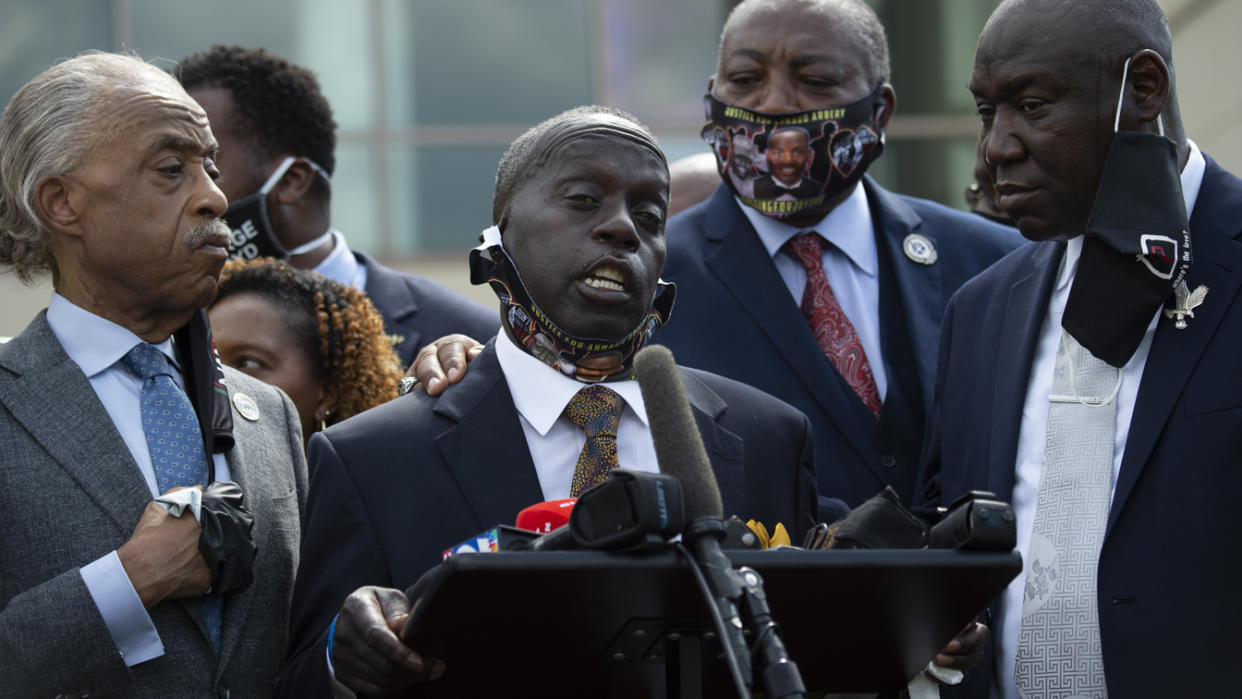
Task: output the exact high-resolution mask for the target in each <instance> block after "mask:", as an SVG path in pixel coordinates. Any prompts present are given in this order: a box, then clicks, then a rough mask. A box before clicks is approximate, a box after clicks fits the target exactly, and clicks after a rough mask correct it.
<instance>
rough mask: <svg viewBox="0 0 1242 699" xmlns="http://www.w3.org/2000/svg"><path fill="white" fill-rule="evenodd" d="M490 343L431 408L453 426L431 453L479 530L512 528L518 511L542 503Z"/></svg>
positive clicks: (535, 477)
mask: <svg viewBox="0 0 1242 699" xmlns="http://www.w3.org/2000/svg"><path fill="white" fill-rule="evenodd" d="M494 342H495V340H494V339H493V340H492V341H491V342H489V343H488V344H487V347H486V349H485V350H484V351H483V353H482V354H481V355H479V357H478V358H477V359H475V360H474V361H473V362H471V363H470V371H469V373H467V375H466V377H465V378H464V379H462V381H461V383H459V384H458V385H457V386H455V387H453V389H452V390H450V391H446V392H445V393H444V394H443V395H442V396H441V397H440V400H439V402H438V403H437V404H436V407H435V412H436V414H437V415H441V416H443V417H447V418H449V419H451V420H454V421H456V422H457V424H456V425H454V426H453V427H450V428H449V429H447V430H445V431H444V432H443V433H441V434H440V435H439V436H438V437H436V448H437V449H439V451H440V457H441V458H442V459H443V460H444V463H445V464H447V465H448V468H449V470H450V471H452V473H453V477H454V478H455V479H456V480H457V483H458V485H459V486H460V490H461V493H462V497H463V498H465V499H466V502H467V504H468V505H469V507H470V511H471V512H472V513H473V515H474V518H475V523H476V524H477V525H478V528H479V529H483V528H485V527H490V526H493V525H495V524H497V523H509V522H512V521H513V517H514V515H515V514H516V513H517V511H518V509H520V508H521V507H525V506H526V505H530V504H532V503H536V502H539V501H541V500H543V499H544V498H543V491H542V489H541V488H540V487H539V478H538V476H537V475H536V473H535V465H534V463H533V462H532V461H531V458H530V450H529V449H527V448H526V435H525V434H524V433H523V432H522V425H521V422H519V418H518V413H517V408H515V407H514V405H513V398H512V397H511V396H510V395H509V385H508V384H507V383H506V382H505V380H504V373H503V372H502V371H501V369H500V362H499V361H498V360H497V359H496V349H495V347H494ZM519 445H520V446H519Z"/></svg>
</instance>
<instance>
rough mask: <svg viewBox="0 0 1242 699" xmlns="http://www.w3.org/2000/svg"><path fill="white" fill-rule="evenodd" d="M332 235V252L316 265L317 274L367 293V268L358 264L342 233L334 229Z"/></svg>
mask: <svg viewBox="0 0 1242 699" xmlns="http://www.w3.org/2000/svg"><path fill="white" fill-rule="evenodd" d="M331 233H332V252H330V253H328V256H327V257H325V258H323V260H322V261H320V263H319V264H317V265H315V269H314V270H312V271H314V272H317V273H319V274H321V275H323V276H325V277H327V278H328V279H331V280H333V281H336V282H340V283H341V284H349V285H350V286H353V287H354V288H355V289H358V290H360V291H365V290H366V288H367V268H366V267H363V266H362V265H360V264H358V258H356V257H354V253H353V251H352V250H350V249H349V245H348V244H347V243H346V242H345V236H344V234H342V233H341V232H340V231H338V230H336V229H335V228H333V229H332V230H331Z"/></svg>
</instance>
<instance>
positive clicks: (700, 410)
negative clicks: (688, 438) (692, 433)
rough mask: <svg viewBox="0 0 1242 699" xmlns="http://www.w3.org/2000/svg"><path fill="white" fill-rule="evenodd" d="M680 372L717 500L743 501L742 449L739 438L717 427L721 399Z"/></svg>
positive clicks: (723, 409)
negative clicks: (709, 463) (707, 461)
mask: <svg viewBox="0 0 1242 699" xmlns="http://www.w3.org/2000/svg"><path fill="white" fill-rule="evenodd" d="M680 373H681V381H682V385H684V386H685V388H686V399H687V400H688V401H689V403H690V410H691V412H692V413H694V421H695V424H696V425H697V426H698V428H699V436H700V437H702V439H703V449H704V450H705V451H706V452H707V458H708V460H709V461H710V462H711V465H712V472H713V473H714V474H715V475H716V485H717V487H718V488H719V489H720V496H721V498H722V499H723V500H724V502H736V503H742V502H745V501H746V500H745V497H744V496H745V493H744V492H743V483H744V481H745V475H744V469H745V464H746V453H745V446H744V444H743V442H742V439H741V437H738V436H737V435H736V434H733V433H732V432H730V431H728V430H726V429H725V428H723V427H721V426H720V425H719V424H718V420H719V419H720V416H721V414H723V413H724V411H725V407H726V405H725V402H724V400H723V399H721V397H720V396H718V395H716V392H715V391H713V390H711V389H710V388H708V387H707V386H706V385H705V384H703V383H702V382H700V381H699V380H698V379H696V378H695V377H693V376H691V375H690V374H687V373H686V372H685V371H681V372H680Z"/></svg>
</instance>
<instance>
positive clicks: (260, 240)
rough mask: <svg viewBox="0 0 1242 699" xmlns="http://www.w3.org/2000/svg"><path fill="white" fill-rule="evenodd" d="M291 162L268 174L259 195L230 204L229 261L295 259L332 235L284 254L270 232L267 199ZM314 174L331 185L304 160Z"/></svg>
mask: <svg viewBox="0 0 1242 699" xmlns="http://www.w3.org/2000/svg"><path fill="white" fill-rule="evenodd" d="M296 160H297V158H294V157H293V156H292V155H290V156H287V157H286V158H285V159H284V160H282V161H280V165H277V166H276V169H275V170H273V171H272V174H271V175H270V176H269V177H268V178H267V181H266V182H264V183H263V186H262V187H260V188H259V191H257V192H255V193H254V194H251V195H249V196H247V197H243V198H241V199H239V200H237V201H235V202H233V203H232V204H229V208H228V209H227V210H226V211H225V212H224V216H223V218H224V222H225V223H227V224H229V228H232V229H233V232H232V233H231V234H230V235H229V257H235V258H238V259H242V260H253V259H255V258H256V257H275V258H276V259H278V260H287V259H289V258H290V257H293V256H295V255H301V254H303V253H307V252H310V251H311V250H314V249H315V248H317V247H319V246H320V245H323V244H324V241H326V240H327V239H328V238H330V237H332V231H331V230H329V231H327V232H325V233H324V234H323V235H321V236H319V237H317V238H315V239H314V240H312V241H310V242H308V243H305V244H303V245H299V246H297V247H296V248H294V249H292V250H288V249H286V248H285V246H284V245H282V244H281V243H280V239H279V238H277V237H276V231H275V230H273V229H272V219H271V218H269V217H268V215H267V195H268V194H269V193H271V191H272V189H273V188H274V187H275V186H276V183H277V182H280V178H282V177H284V176H285V173H286V172H288V171H289V167H290V166H291V165H293V163H294V161H296ZM307 162H309V163H310V164H311V167H313V168H315V171H316V172H318V173H319V174H320V175H322V176H323V178H324V179H325V180H328V181H331V179H332V178H331V177H329V176H328V173H327V171H325V170H324V169H323V168H322V167H320V166H319V165H318V164H316V163H315V162H314V161H313V160H307Z"/></svg>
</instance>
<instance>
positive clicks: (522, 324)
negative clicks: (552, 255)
mask: <svg viewBox="0 0 1242 699" xmlns="http://www.w3.org/2000/svg"><path fill="white" fill-rule="evenodd" d="M470 283H471V284H483V283H487V284H490V285H491V287H492V291H494V292H496V296H497V297H499V298H500V303H501V306H502V308H501V315H502V322H503V323H504V324H505V326H506V327H507V328H508V329H509V330H510V333H511V335H512V337H513V339H514V340H515V341H516V342H517V345H518V346H519V347H521V348H522V349H523V350H525V351H526V352H527V353H529V354H530V355H531V356H533V357H535V358H536V359H539V360H541V361H543V362H544V363H546V364H548V365H550V366H551V367H552V368H554V369H556V370H558V371H560V372H561V373H562V374H565V375H566V376H569V377H571V378H575V379H577V380H579V381H583V382H587V383H593V382H596V381H603V380H604V379H606V378H608V377H609V376H612V375H613V374H616V373H618V372H620V371H621V370H622V369H624V368H625V367H627V366H628V365H629V364H630V362H631V361H632V360H633V358H634V354H635V353H636V352H638V350H640V349H642V347H643V345H645V344H647V340H649V339H650V338H651V333H653V332H655V330H656V328H658V327H660V326H661V325H663V324H664V323H665V322H667V321H668V318H669V315H670V314H671V313H672V310H673V298H674V297H675V296H676V292H677V288H676V287H675V286H674V285H673V284H670V283H668V282H665V281H663V280H661V281H660V282H659V284H658V285H657V286H656V290H655V294H654V295H653V297H652V299H651V309H650V310H649V311H648V312H647V315H646V316H644V317H643V319H642V321H640V322H639V324H638V325H637V326H636V327H635V328H634V329H633V330H631V331H630V332H629V333H627V334H626V335H625V337H622V338H619V339H613V338H586V337H578V336H576V335H573V334H571V333H569V332H567V331H566V330H565V329H563V328H561V327H560V326H558V325H557V324H556V323H555V322H553V321H552V319H551V318H549V317H548V316H547V314H546V313H544V312H543V310H542V309H540V308H539V305H538V304H536V303H535V300H534V299H532V298H531V296H530V292H529V291H527V290H526V284H525V283H523V282H522V275H521V274H520V273H519V272H518V268H517V266H516V265H515V264H513V258H511V257H509V253H508V251H506V250H505V248H504V244H503V243H502V242H501V236H500V229H499V228H498V227H496V226H492V227H490V228H488V229H487V230H485V231H483V242H482V243H481V244H480V245H479V246H478V247H476V248H474V249H473V250H471V251H470Z"/></svg>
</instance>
